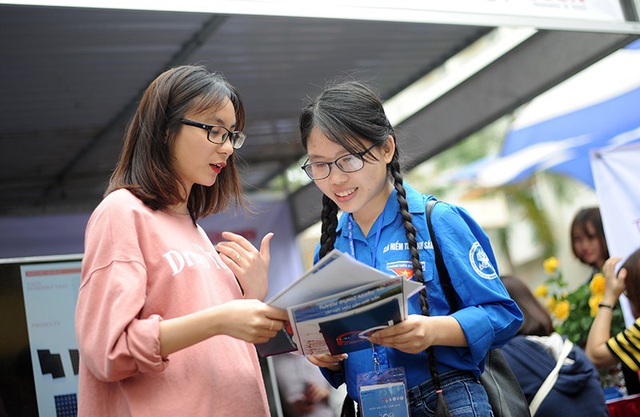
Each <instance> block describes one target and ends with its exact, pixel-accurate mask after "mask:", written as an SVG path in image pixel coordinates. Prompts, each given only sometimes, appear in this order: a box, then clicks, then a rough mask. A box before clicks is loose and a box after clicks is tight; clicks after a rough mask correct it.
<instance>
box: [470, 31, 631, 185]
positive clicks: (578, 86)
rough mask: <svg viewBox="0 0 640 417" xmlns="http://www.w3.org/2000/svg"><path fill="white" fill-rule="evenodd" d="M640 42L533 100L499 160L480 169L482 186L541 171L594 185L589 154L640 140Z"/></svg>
mask: <svg viewBox="0 0 640 417" xmlns="http://www.w3.org/2000/svg"><path fill="white" fill-rule="evenodd" d="M639 68H640V41H636V42H634V43H633V44H631V45H629V46H628V47H626V48H623V49H621V50H619V51H617V52H615V53H614V54H612V55H610V56H609V57H607V58H605V59H603V60H602V61H600V62H598V63H596V64H594V65H593V66H591V67H589V68H587V69H586V70H584V71H582V72H581V73H579V74H577V75H576V76H574V77H572V78H570V79H568V80H567V81H565V82H564V83H562V84H560V85H558V86H557V87H555V88H553V89H551V90H549V91H548V92H546V93H544V94H542V95H540V96H539V97H537V98H536V99H534V100H533V101H531V102H530V103H529V104H528V105H527V106H526V107H525V108H523V109H522V111H521V112H520V113H519V114H518V116H517V118H516V120H515V121H514V123H513V125H512V127H511V129H510V131H509V133H508V134H507V137H506V138H505V143H504V145H503V149H502V152H501V155H500V157H499V158H496V159H495V160H493V161H492V162H491V163H487V164H485V165H483V166H481V167H479V168H478V170H477V171H476V175H475V177H476V178H475V179H476V182H477V184H478V185H480V186H486V187H495V186H499V185H504V184H508V183H512V182H517V181H520V180H523V179H526V178H528V177H529V176H530V175H531V174H533V173H534V172H535V171H538V170H550V171H553V172H557V173H561V174H565V175H568V176H571V177H574V178H576V179H578V180H580V181H582V182H584V183H585V184H587V185H589V186H591V187H594V183H593V176H592V173H591V168H590V164H589V152H590V151H592V150H594V149H599V148H603V147H607V146H611V145H614V144H617V145H622V144H625V143H631V142H636V141H640V111H638V108H639V107H640V71H638V69H639Z"/></svg>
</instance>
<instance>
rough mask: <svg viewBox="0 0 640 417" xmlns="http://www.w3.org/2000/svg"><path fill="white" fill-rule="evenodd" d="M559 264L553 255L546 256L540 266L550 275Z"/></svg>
mask: <svg viewBox="0 0 640 417" xmlns="http://www.w3.org/2000/svg"><path fill="white" fill-rule="evenodd" d="M559 265H560V261H559V260H558V258H556V257H555V256H552V257H550V258H547V259H545V260H544V262H542V267H543V268H544V272H546V273H547V274H548V275H551V274H553V273H555V272H556V270H557V269H558V266H559Z"/></svg>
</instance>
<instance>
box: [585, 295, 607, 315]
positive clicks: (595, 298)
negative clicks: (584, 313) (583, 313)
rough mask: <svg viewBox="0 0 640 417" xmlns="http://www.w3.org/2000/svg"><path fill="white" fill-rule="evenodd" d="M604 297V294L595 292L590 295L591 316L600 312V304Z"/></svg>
mask: <svg viewBox="0 0 640 417" xmlns="http://www.w3.org/2000/svg"><path fill="white" fill-rule="evenodd" d="M603 298H604V295H602V294H595V295H592V296H591V297H589V309H590V311H589V314H591V317H595V316H596V314H598V308H599V307H598V304H600V303H601V302H602V299H603Z"/></svg>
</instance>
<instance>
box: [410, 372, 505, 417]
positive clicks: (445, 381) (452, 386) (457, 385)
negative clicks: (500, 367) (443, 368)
mask: <svg viewBox="0 0 640 417" xmlns="http://www.w3.org/2000/svg"><path fill="white" fill-rule="evenodd" d="M440 382H441V385H442V392H443V393H444V398H445V399H446V400H447V404H448V405H449V413H450V414H451V417H493V411H491V405H489V399H488V398H487V392H486V391H485V390H484V387H483V386H482V384H481V383H480V380H479V379H478V378H476V377H475V376H473V374H471V373H470V372H467V371H450V372H445V373H444V374H441V375H440ZM408 397H409V411H410V413H411V417H433V415H434V414H435V408H436V391H435V387H434V386H433V382H432V380H431V379H430V380H428V381H425V382H423V383H422V384H420V385H417V386H415V387H413V388H411V389H409V393H408Z"/></svg>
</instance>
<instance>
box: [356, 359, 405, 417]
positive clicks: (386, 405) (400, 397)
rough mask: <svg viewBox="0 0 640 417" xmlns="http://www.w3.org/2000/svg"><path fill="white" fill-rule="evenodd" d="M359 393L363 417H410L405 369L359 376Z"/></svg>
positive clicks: (393, 369)
mask: <svg viewBox="0 0 640 417" xmlns="http://www.w3.org/2000/svg"><path fill="white" fill-rule="evenodd" d="M358 391H359V393H360V410H361V411H362V415H363V417H380V416H384V417H409V406H408V402H407V401H408V400H407V386H406V382H405V375H404V369H403V368H391V369H385V370H384V371H380V372H367V373H364V374H359V375H358Z"/></svg>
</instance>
